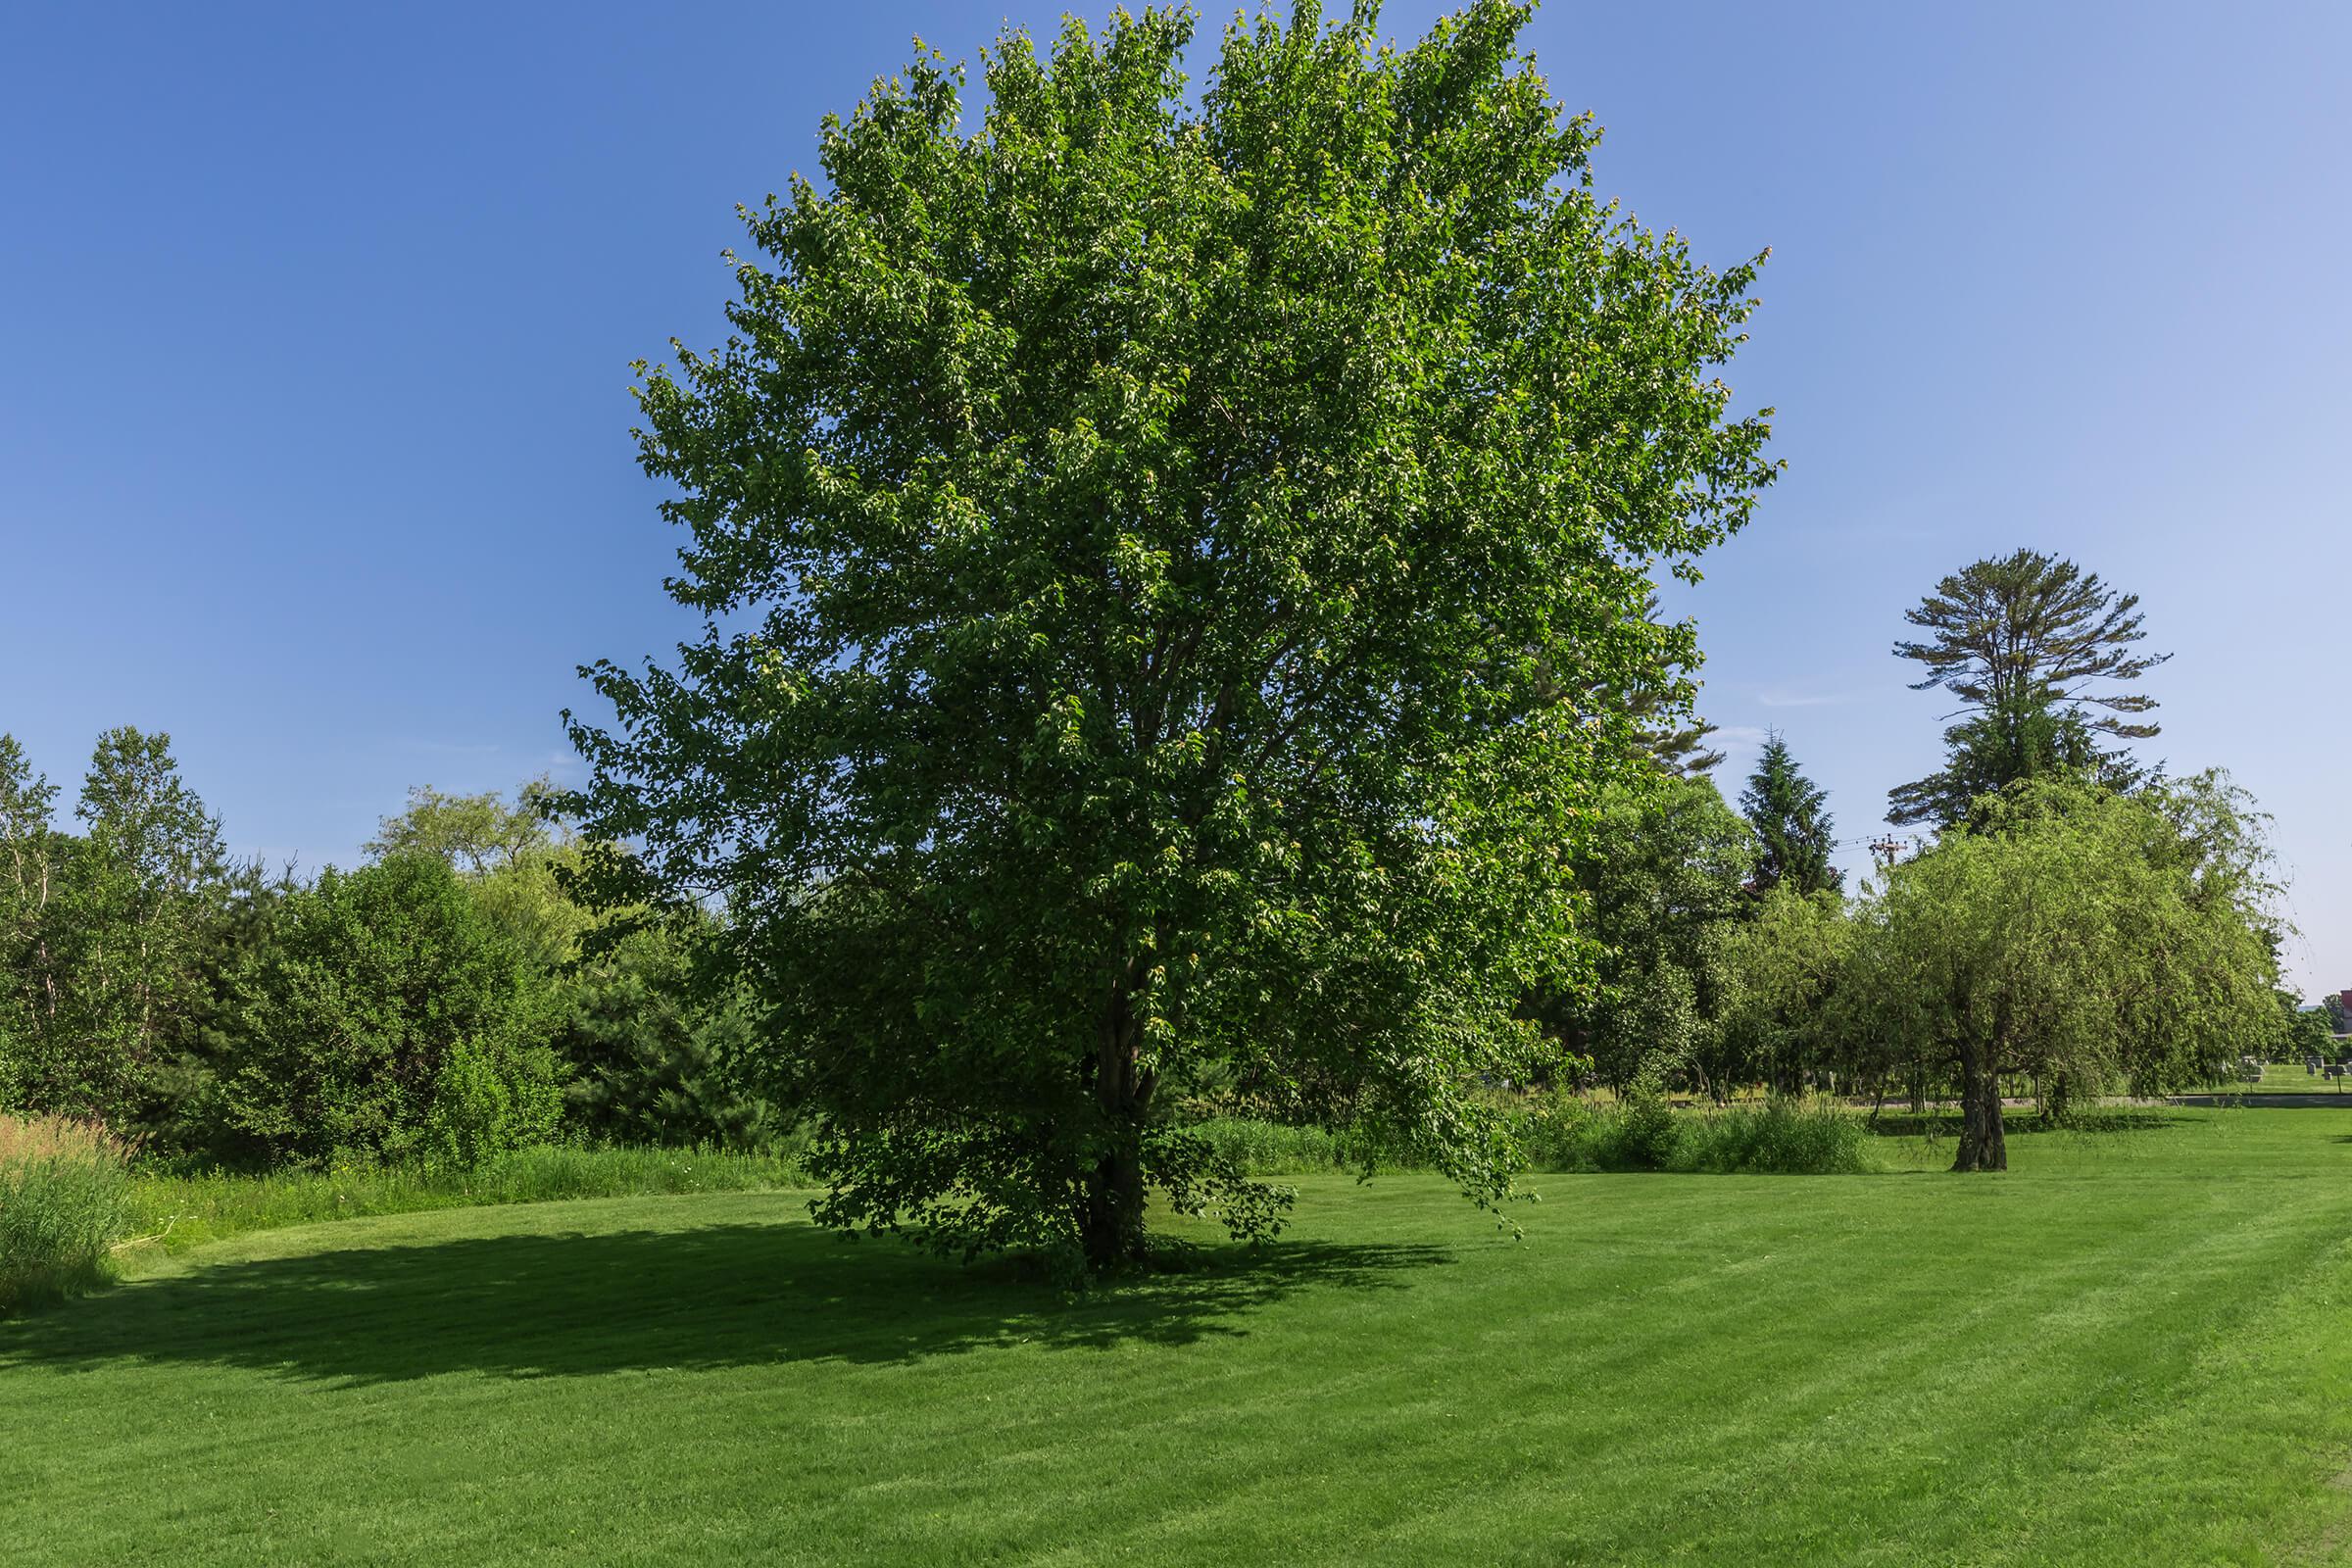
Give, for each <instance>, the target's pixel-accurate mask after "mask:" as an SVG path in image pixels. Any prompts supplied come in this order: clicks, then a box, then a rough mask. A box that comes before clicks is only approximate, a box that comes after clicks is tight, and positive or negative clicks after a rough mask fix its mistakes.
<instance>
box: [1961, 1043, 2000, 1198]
mask: <svg viewBox="0 0 2352 1568" xmlns="http://www.w3.org/2000/svg"><path fill="white" fill-rule="evenodd" d="M1999 1066H2000V1063H1999V1058H1998V1057H1997V1056H1996V1055H1995V1054H1993V1053H1992V1052H1991V1051H1989V1050H1987V1049H1986V1048H1985V1047H1982V1046H1977V1047H1968V1048H1965V1049H1964V1050H1963V1052H1962V1054H1961V1058H1960V1152H1959V1156H1958V1157H1957V1158H1955V1159H1954V1160H1953V1161H1952V1169H1953V1170H1955V1171H1966V1170H2007V1169H2008V1168H2009V1144H2008V1140H2007V1139H2006V1138H2005V1137H2004V1136H2003V1131H2002V1127H2001V1075H2000V1071H1999Z"/></svg>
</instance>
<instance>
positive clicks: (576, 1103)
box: [556, 930, 792, 1150]
mask: <svg viewBox="0 0 2352 1568" xmlns="http://www.w3.org/2000/svg"><path fill="white" fill-rule="evenodd" d="M569 1004H570V1005H569V1011H568V1015H567V1017H566V1019H565V1021H564V1027H563V1029H562V1031H561V1032H560V1033H559V1034H558V1036H557V1041H556V1044H557V1049H558V1050H559V1052H560V1053H561V1054H562V1055H563V1057H564V1060H565V1061H566V1062H567V1063H568V1064H569V1066H570V1068H571V1070H572V1073H573V1077H572V1081H571V1085H570V1087H569V1088H568V1089H567V1090H565V1092H564V1100H565V1108H566V1109H567V1111H568V1112H569V1116H570V1119H571V1121H572V1123H573V1125H575V1126H577V1127H578V1128H579V1129H580V1130H581V1131H582V1132H584V1133H586V1134H587V1135H588V1136H589V1137H591V1138H596V1139H600V1140H609V1141H611V1142H613V1143H626V1144H662V1145H672V1146H677V1145H693V1144H715V1145H717V1146H719V1147H721V1148H725V1149H747V1150H749V1149H764V1148H767V1147H770V1146H771V1145H773V1144H774V1143H775V1142H776V1141H777V1140H778V1139H781V1138H784V1137H788V1136H789V1135H790V1133H791V1130H792V1123H791V1122H790V1120H789V1119H788V1118H786V1117H785V1116H784V1115H783V1114H781V1113H780V1112H779V1110H778V1109H777V1107H776V1106H775V1105H774V1104H772V1103H769V1102H768V1101H767V1100H765V1099H763V1098H762V1097H761V1096H760V1095H759V1094H758V1093H757V1092H756V1091H755V1090H753V1089H752V1088H751V1087H750V1086H748V1085H747V1084H746V1083H744V1082H743V1081H742V1079H741V1078H740V1077H739V1076H738V1071H737V1069H738V1067H739V1066H740V1064H741V1063H742V1062H743V1060H744V1059H745V1057H746V1056H747V1055H749V1054H751V1048H752V1047H753V1046H754V1045H755V1044H756V1043H757V1041H758V1039H759V1030H758V1029H757V1028H756V1027H755V1026H754V1023H753V1020H752V1018H751V1016H750V1014H749V1012H748V1010H747V1008H746V1006H745V1005H744V1003H743V1002H742V1000H741V999H740V998H720V999H716V1000H712V999H711V998H707V997H703V996H698V995H697V994H696V993H695V990H694V987H693V984H692V966H691V956H690V954H689V952H688V950H687V947H686V944H685V943H684V942H683V941H682V940H681V939H680V938H679V937H677V936H676V935H674V934H672V933H670V932H668V931H661V930H653V931H639V932H636V933H634V934H633V935H631V936H630V937H628V938H627V939H626V940H624V941H623V942H621V943H620V944H619V945H618V946H617V947H615V948H614V949H613V950H612V951H611V952H609V953H607V954H604V955H602V956H599V957H597V958H596V959H594V960H593V961H591V962H589V963H587V964H585V965H583V966H582V967H581V969H580V971H579V973H578V975H577V977H576V978H575V979H574V980H573V981H572V984H571V987H570V992H569Z"/></svg>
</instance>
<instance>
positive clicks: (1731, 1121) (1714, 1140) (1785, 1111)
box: [1673, 1099, 1877, 1176]
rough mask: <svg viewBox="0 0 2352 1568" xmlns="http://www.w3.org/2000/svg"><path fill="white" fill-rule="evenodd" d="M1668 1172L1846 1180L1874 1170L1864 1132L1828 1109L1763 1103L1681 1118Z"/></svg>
mask: <svg viewBox="0 0 2352 1568" xmlns="http://www.w3.org/2000/svg"><path fill="white" fill-rule="evenodd" d="M1673 1168H1674V1169H1676V1170H1688V1171H1717V1172H1735V1171H1746V1172H1752V1173H1756V1174H1762V1175H1776V1176H1846V1175H1855V1174H1859V1173H1860V1172H1863V1171H1868V1170H1874V1169H1876V1168H1877V1161H1876V1159H1875V1158H1874V1157H1873V1155H1872V1152H1871V1133H1870V1129H1869V1128H1868V1127H1867V1126H1865V1125H1864V1123H1863V1121H1862V1118H1861V1117H1859V1116H1857V1115H1855V1114H1853V1113H1852V1112H1851V1111H1848V1110H1845V1109H1842V1108H1840V1107H1838V1106H1836V1105H1831V1104H1818V1103H1817V1104H1813V1105H1809V1106H1808V1105H1800V1104H1798V1103H1796V1102H1794V1101H1791V1100H1783V1099H1776V1100H1768V1101H1766V1102H1765V1103H1763V1104H1762V1105H1735V1106H1732V1107H1730V1108H1729V1109H1724V1110H1711V1111H1701V1112H1698V1113H1696V1114H1687V1115H1685V1116H1684V1118H1683V1123H1682V1128H1681V1138H1680V1143H1679V1147H1678V1148H1677V1150H1676V1152H1675V1156H1674V1163H1673Z"/></svg>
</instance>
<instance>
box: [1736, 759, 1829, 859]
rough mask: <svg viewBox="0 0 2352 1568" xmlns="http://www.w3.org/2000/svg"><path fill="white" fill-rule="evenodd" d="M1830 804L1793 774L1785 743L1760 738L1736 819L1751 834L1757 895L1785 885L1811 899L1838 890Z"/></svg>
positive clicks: (1822, 792)
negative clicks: (1744, 823)
mask: <svg viewBox="0 0 2352 1568" xmlns="http://www.w3.org/2000/svg"><path fill="white" fill-rule="evenodd" d="M1829 799H1830V797H1829V792H1828V791H1826V790H1824V789H1822V788H1821V787H1820V786H1819V785H1817V784H1815V783H1814V782H1813V781H1812V780H1811V779H1808V778H1806V777H1805V775H1804V774H1803V773H1801V772H1799V771H1798V770H1797V766H1796V759H1795V758H1793V757H1791V756H1790V755H1789V743H1788V742H1787V741H1785V740H1783V739H1782V738H1781V737H1780V735H1779V734H1777V733H1775V734H1773V735H1769V736H1767V737H1766V738H1765V741H1764V751H1763V754H1762V755H1761V756H1760V757H1758V758H1757V759H1756V770H1755V771H1754V772H1753V773H1751V774H1749V775H1748V779H1747V788H1746V789H1744V790H1742V791H1740V814H1742V815H1743V816H1745V817H1746V818H1747V825H1748V826H1749V827H1751V828H1753V829H1755V833H1756V874H1755V886H1756V891H1757V892H1759V893H1763V892H1769V891H1771V890H1772V889H1773V888H1776V887H1779V886H1781V885H1782V884H1783V883H1787V884H1788V885H1789V886H1790V887H1792V888H1794V889H1795V890H1796V891H1797V892H1798V893H1801V894H1807V895H1810V894H1815V893H1829V892H1833V891H1835V890H1836V889H1838V887H1840V886H1842V885H1843V883H1844V881H1845V873H1844V872H1842V871H1840V870H1838V868H1837V867H1836V866H1834V865H1832V864H1831V863H1830V852H1831V850H1832V848H1833V846H1835V844H1836V843H1837V837H1838V824H1837V819H1836V818H1834V817H1832V816H1831V815H1830V812H1829Z"/></svg>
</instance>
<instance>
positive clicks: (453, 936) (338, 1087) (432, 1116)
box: [220, 855, 562, 1164]
mask: <svg viewBox="0 0 2352 1568" xmlns="http://www.w3.org/2000/svg"><path fill="white" fill-rule="evenodd" d="M237 992H238V1015H239V1016H238V1022H239V1025H240V1028H239V1030H238V1036H237V1038H235V1039H234V1040H233V1041H231V1042H230V1043H229V1045H228V1048H227V1051H226V1053H225V1054H226V1058H227V1059H226V1062H225V1067H226V1070H225V1071H224V1072H223V1073H222V1075H221V1084H220V1095H221V1104H222V1109H223V1113H224V1115H225V1116H226V1118H227V1120H228V1121H229V1123H230V1124H231V1125H232V1126H233V1127H234V1128H235V1129H236V1130H237V1131H238V1132H239V1133H240V1134H242V1135H243V1137H244V1138H245V1139H247V1140H249V1152H252V1153H256V1154H259V1155H260V1156H262V1157H263V1158H265V1159H267V1160H270V1161H271V1162H276V1161H282V1160H288V1159H294V1160H312V1161H317V1160H321V1159H324V1158H327V1157H329V1156H330V1155H332V1154H333V1153H335V1152H337V1151H345V1150H348V1151H359V1152H365V1153H366V1154H368V1155H369V1156H372V1157H382V1158H386V1159H390V1160H394V1161H400V1160H405V1159H411V1158H416V1157H419V1156H421V1157H429V1158H435V1159H444V1160H449V1161H452V1162H455V1163H460V1164H466V1163H472V1162H476V1161H478V1160H480V1159H482V1158H484V1157H487V1156H488V1155H490V1154H492V1153H495V1152H498V1151H500V1150H502V1149H510V1148H516V1147H520V1146H521V1145H524V1144H527V1143H530V1142H532V1141H534V1140H537V1139H542V1138H545V1137H547V1136H548V1135H549V1134H550V1133H552V1132H553V1131H554V1126H555V1118H556V1116H557V1114H558V1112H559V1111H560V1107H561V1104H562V1098H561V1097H562V1085H561V1082H560V1068H559V1066H558V1063H557V1060H556V1057H555V1054H554V1053H553V1052H552V1051H550V1050H549V1049H548V1045H547V1039H548V1036H549V1035H550V1034H552V1033H553V1016H552V1014H553V1009H554V1007H555V1005H556V1003H555V1000H554V998H553V996H552V994H551V992H550V989H549V987H548V986H547V984H546V982H545V978H544V976H543V975H542V974H541V973H540V972H539V971H538V970H537V969H535V968H534V967H533V966H532V965H531V963H530V961H529V957H528V955H526V954H525V953H524V952H523V951H522V950H521V949H520V948H519V947H518V946H517V945H516V944H515V940H514V938H513V937H511V936H510V935H509V934H508V933H506V932H504V931H502V930H501V929H500V928H499V927H498V926H496V925H495V924H493V923H492V922H491V921H490V920H488V919H487V918H485V917H484V916H483V915H482V913H481V912H480V911H479V910H478V909H477V908H476V907H475V905H474V901H473V899H472V897H471V896H470V895H469V894H468V893H467V891H466V886H465V884H463V883H462V882H460V881H459V880H458V877H457V874H456V873H455V872H453V871H451V870H450V868H449V867H448V865H446V864H445V863H443V862H442V861H440V860H438V859H435V858H431V857H429V856H417V855H399V856H394V857H392V858H389V859H386V860H384V861H382V862H381V863H379V864H376V865H371V866H368V867H367V868H365V869H363V870H359V871H354V872H352V873H350V874H348V875H345V874H342V873H339V872H337V871H334V870H332V869H329V870H327V871H325V872H323V873H321V874H320V876H319V881H318V884H317V885H316V886H315V887H311V888H306V889H304V890H302V891H301V892H299V893H296V894H295V895H293V896H292V897H291V898H289V899H288V900H287V901H286V903H285V907H284V910H283V913H282V915H281V916H280V918H279V919H278V921H277V922H276V925H275V928H274V929H273V930H272V932H271V934H270V941H269V942H268V944H267V945H266V946H265V947H264V949H263V951H262V952H261V953H260V955H259V956H257V958H256V959H255V960H254V961H253V962H252V963H251V964H249V965H248V966H247V967H246V969H245V971H244V972H243V973H242V974H240V975H239V977H238V981H237Z"/></svg>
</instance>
